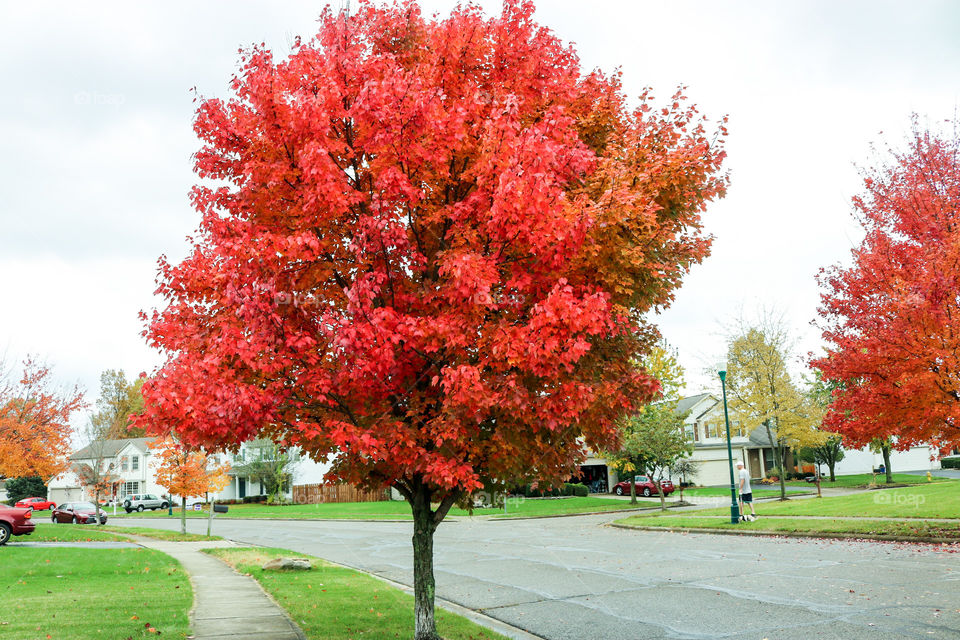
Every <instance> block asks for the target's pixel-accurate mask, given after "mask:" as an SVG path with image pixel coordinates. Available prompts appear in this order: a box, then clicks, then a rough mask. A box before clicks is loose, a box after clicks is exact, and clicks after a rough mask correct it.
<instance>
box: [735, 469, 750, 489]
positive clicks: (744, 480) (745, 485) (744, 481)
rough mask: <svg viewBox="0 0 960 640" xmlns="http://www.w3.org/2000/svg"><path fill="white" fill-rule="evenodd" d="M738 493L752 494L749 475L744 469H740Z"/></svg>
mask: <svg viewBox="0 0 960 640" xmlns="http://www.w3.org/2000/svg"><path fill="white" fill-rule="evenodd" d="M740 483H741V484H740V485H738V486H739V487H740V493H753V489H751V488H750V474H749V473H747V470H746V469H740Z"/></svg>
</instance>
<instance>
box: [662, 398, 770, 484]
mask: <svg viewBox="0 0 960 640" xmlns="http://www.w3.org/2000/svg"><path fill="white" fill-rule="evenodd" d="M677 411H678V412H679V413H687V412H688V411H689V414H688V415H687V418H686V420H685V421H684V431H685V432H686V434H687V438H688V439H690V440H692V441H693V446H694V449H693V454H692V455H691V456H690V458H691V459H692V460H696V461H698V462H699V463H700V472H699V473H698V474H697V478H696V481H697V484H702V485H708V486H709V485H719V484H730V462H729V460H730V458H729V454H728V453H727V427H726V422H725V420H724V416H723V403H722V402H721V401H720V400H719V399H718V398H717V397H716V396H714V395H713V394H711V393H701V394H699V395H695V396H689V397H686V398H681V399H680V401H679V402H678V403H677ZM730 444H731V447H732V449H733V459H734V462H736V461H737V460H743V462H744V466H745V467H746V468H747V470H748V471H749V472H750V477H752V478H762V477H764V476H765V475H766V471H767V469H769V468H770V467H772V466H774V455H773V448H772V446H771V445H770V441H769V440H768V438H767V433H766V429H765V428H764V427H762V426H754V427H753V428H752V429H751V428H749V427H748V426H746V425H743V424H741V423H740V422H739V421H735V420H731V421H730Z"/></svg>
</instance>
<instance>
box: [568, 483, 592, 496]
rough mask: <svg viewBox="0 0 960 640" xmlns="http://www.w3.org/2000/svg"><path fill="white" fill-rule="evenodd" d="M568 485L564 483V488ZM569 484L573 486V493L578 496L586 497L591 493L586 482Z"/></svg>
mask: <svg viewBox="0 0 960 640" xmlns="http://www.w3.org/2000/svg"><path fill="white" fill-rule="evenodd" d="M567 486H568V485H564V488H566V487H567ZM569 486H570V487H573V495H575V496H577V497H578V498H586V497H587V496H588V495H590V489H589V488H587V485H585V484H571V485H569Z"/></svg>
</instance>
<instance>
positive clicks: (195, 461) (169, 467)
mask: <svg viewBox="0 0 960 640" xmlns="http://www.w3.org/2000/svg"><path fill="white" fill-rule="evenodd" d="M151 448H152V449H153V450H154V452H155V454H156V456H157V458H156V460H157V463H156V470H157V484H159V485H160V486H161V487H164V488H165V489H166V490H167V491H168V492H169V493H170V496H171V499H172V497H173V496H174V495H178V496H180V498H181V505H180V533H186V532H187V496H199V495H201V494H204V493H207V492H208V491H220V490H221V489H223V488H224V487H226V486H227V484H229V482H230V478H229V476H228V475H227V472H228V471H229V470H230V465H229V463H223V464H218V463H217V462H216V461H215V460H214V459H213V458H212V456H211V455H210V454H208V453H206V452H205V451H203V450H201V449H197V448H194V447H191V446H189V445H187V444H185V443H183V442H179V441H177V440H174V439H172V438H166V439H163V440H157V441H155V442H154V443H153V445H152V446H151Z"/></svg>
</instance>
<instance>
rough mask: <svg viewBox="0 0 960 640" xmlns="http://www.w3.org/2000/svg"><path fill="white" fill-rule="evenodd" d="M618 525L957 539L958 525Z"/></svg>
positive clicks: (691, 520)
mask: <svg viewBox="0 0 960 640" xmlns="http://www.w3.org/2000/svg"><path fill="white" fill-rule="evenodd" d="M617 524H622V525H627V526H641V527H669V528H687V529H729V530H736V531H768V532H771V533H810V534H818V533H844V534H858V535H877V536H910V537H923V538H955V539H960V524H951V523H942V522H924V521H917V522H903V521H900V520H843V519H836V520H811V519H808V518H763V517H760V518H758V519H757V520H756V521H755V522H742V523H740V524H732V523H731V522H730V520H729V513H728V517H727V518H722V517H686V516H662V517H656V518H643V517H637V516H632V517H630V518H624V519H623V520H617Z"/></svg>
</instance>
